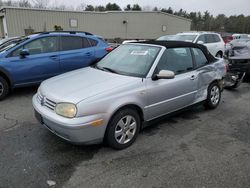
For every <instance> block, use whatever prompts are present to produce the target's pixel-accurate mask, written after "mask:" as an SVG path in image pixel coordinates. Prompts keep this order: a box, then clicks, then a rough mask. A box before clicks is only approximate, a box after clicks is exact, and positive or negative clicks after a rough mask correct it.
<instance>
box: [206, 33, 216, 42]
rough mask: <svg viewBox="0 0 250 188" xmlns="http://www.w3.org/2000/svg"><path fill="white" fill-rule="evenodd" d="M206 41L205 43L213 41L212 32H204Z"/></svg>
mask: <svg viewBox="0 0 250 188" xmlns="http://www.w3.org/2000/svg"><path fill="white" fill-rule="evenodd" d="M206 41H207V43H214V42H215V39H214V37H213V35H212V34H206Z"/></svg>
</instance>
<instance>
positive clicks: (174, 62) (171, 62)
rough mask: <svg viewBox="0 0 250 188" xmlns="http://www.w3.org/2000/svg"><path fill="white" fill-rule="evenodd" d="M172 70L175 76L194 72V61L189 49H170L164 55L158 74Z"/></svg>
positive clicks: (159, 64)
mask: <svg viewBox="0 0 250 188" xmlns="http://www.w3.org/2000/svg"><path fill="white" fill-rule="evenodd" d="M160 70H171V71H173V72H174V73H175V74H180V73H184V72H187V71H190V70H193V60H192V55H191V52H190V49H189V48H169V49H167V50H166V51H165V52H164V54H163V55H162V57H161V59H160V61H159V63H158V65H157V72H159V71H160Z"/></svg>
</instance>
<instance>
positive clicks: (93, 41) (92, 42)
mask: <svg viewBox="0 0 250 188" xmlns="http://www.w3.org/2000/svg"><path fill="white" fill-rule="evenodd" d="M88 40H89V42H90V44H91V46H97V44H98V42H97V41H96V40H94V39H88Z"/></svg>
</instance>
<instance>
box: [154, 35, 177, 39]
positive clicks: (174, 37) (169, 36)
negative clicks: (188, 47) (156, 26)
mask: <svg viewBox="0 0 250 188" xmlns="http://www.w3.org/2000/svg"><path fill="white" fill-rule="evenodd" d="M156 40H177V35H165V36H162V37H159V38H158V39H156Z"/></svg>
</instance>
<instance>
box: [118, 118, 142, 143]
mask: <svg viewBox="0 0 250 188" xmlns="http://www.w3.org/2000/svg"><path fill="white" fill-rule="evenodd" d="M136 129H137V123H136V120H135V118H134V117H133V116H131V115H127V116H125V117H122V118H121V119H120V120H119V121H118V123H117V125H116V127H115V139H116V141H117V142H118V143H119V144H126V143H128V142H130V141H131V140H132V139H133V137H134V136H135V134H136Z"/></svg>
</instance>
